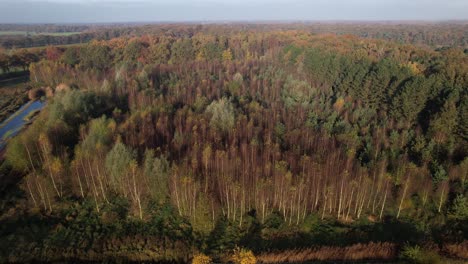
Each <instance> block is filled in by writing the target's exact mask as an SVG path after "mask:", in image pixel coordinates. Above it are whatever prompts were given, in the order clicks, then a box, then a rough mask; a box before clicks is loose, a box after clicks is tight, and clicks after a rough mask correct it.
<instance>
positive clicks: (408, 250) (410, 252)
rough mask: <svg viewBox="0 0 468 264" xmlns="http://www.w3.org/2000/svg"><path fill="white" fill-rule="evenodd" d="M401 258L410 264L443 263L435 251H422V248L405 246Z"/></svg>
mask: <svg viewBox="0 0 468 264" xmlns="http://www.w3.org/2000/svg"><path fill="white" fill-rule="evenodd" d="M401 257H402V258H403V259H405V260H407V261H408V262H410V263H417V264H437V263H442V260H441V259H440V256H439V255H437V253H435V252H433V251H427V250H424V249H421V247H420V246H418V245H416V246H405V247H404V248H403V250H402V252H401Z"/></svg>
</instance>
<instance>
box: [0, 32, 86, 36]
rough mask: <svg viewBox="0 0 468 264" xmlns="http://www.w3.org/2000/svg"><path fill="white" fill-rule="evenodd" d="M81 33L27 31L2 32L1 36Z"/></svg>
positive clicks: (69, 33)
mask: <svg viewBox="0 0 468 264" xmlns="http://www.w3.org/2000/svg"><path fill="white" fill-rule="evenodd" d="M80 33H81V32H27V31H0V36H27V35H30V36H36V35H46V36H70V35H74V34H80Z"/></svg>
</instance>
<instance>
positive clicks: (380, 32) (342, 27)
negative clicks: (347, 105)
mask: <svg viewBox="0 0 468 264" xmlns="http://www.w3.org/2000/svg"><path fill="white" fill-rule="evenodd" d="M276 30H301V31H307V32H310V33H314V34H323V33H331V34H337V35H346V34H351V35H356V36H359V37H365V38H376V39H384V40H389V41H396V42H399V43H406V44H418V45H427V46H432V47H465V48H466V47H467V45H468V24H467V23H463V22H460V23H455V22H454V23H404V22H402V23H401V24H398V23H358V22H356V23H343V22H337V23H319V22H317V23H276V24H263V23H250V24H247V23H246V24H243V23H231V24H147V25H142V24H89V25H55V24H51V25H9V24H3V25H0V31H26V32H49V33H60V32H82V33H81V34H76V35H70V36H47V35H32V36H31V35H28V36H18V35H16V36H14V35H13V36H12V35H8V36H0V46H2V47H4V48H8V49H10V48H27V47H38V46H45V45H66V44H76V43H85V42H88V41H90V40H91V39H98V40H109V39H112V38H116V37H121V36H143V35H148V34H158V35H166V36H177V37H191V36H193V35H195V34H197V33H205V34H207V33H214V34H224V33H227V32H229V33H233V32H238V33H239V32H251V33H252V32H257V33H261V32H273V31H276Z"/></svg>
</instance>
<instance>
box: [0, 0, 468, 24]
mask: <svg viewBox="0 0 468 264" xmlns="http://www.w3.org/2000/svg"><path fill="white" fill-rule="evenodd" d="M467 19H468V0H0V23H106V22H190V21H194V22H200V21H207V22H209V21H272V20H274V21H282V20H284V21H305V20H310V21H318V20H320V21H324V20H359V21H367V20H369V21H373V20H378V21H382V20H425V21H438V20H467Z"/></svg>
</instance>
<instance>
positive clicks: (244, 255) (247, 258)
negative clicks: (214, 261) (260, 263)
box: [231, 248, 257, 264]
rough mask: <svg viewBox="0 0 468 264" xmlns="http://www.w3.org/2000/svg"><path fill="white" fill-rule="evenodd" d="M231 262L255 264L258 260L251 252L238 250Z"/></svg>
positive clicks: (235, 251) (235, 250)
mask: <svg viewBox="0 0 468 264" xmlns="http://www.w3.org/2000/svg"><path fill="white" fill-rule="evenodd" d="M231 261H232V262H234V263H235V264H255V263H257V258H256V257H255V255H254V254H253V252H252V251H251V250H247V249H243V248H236V249H234V252H233V254H232V256H231Z"/></svg>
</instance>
